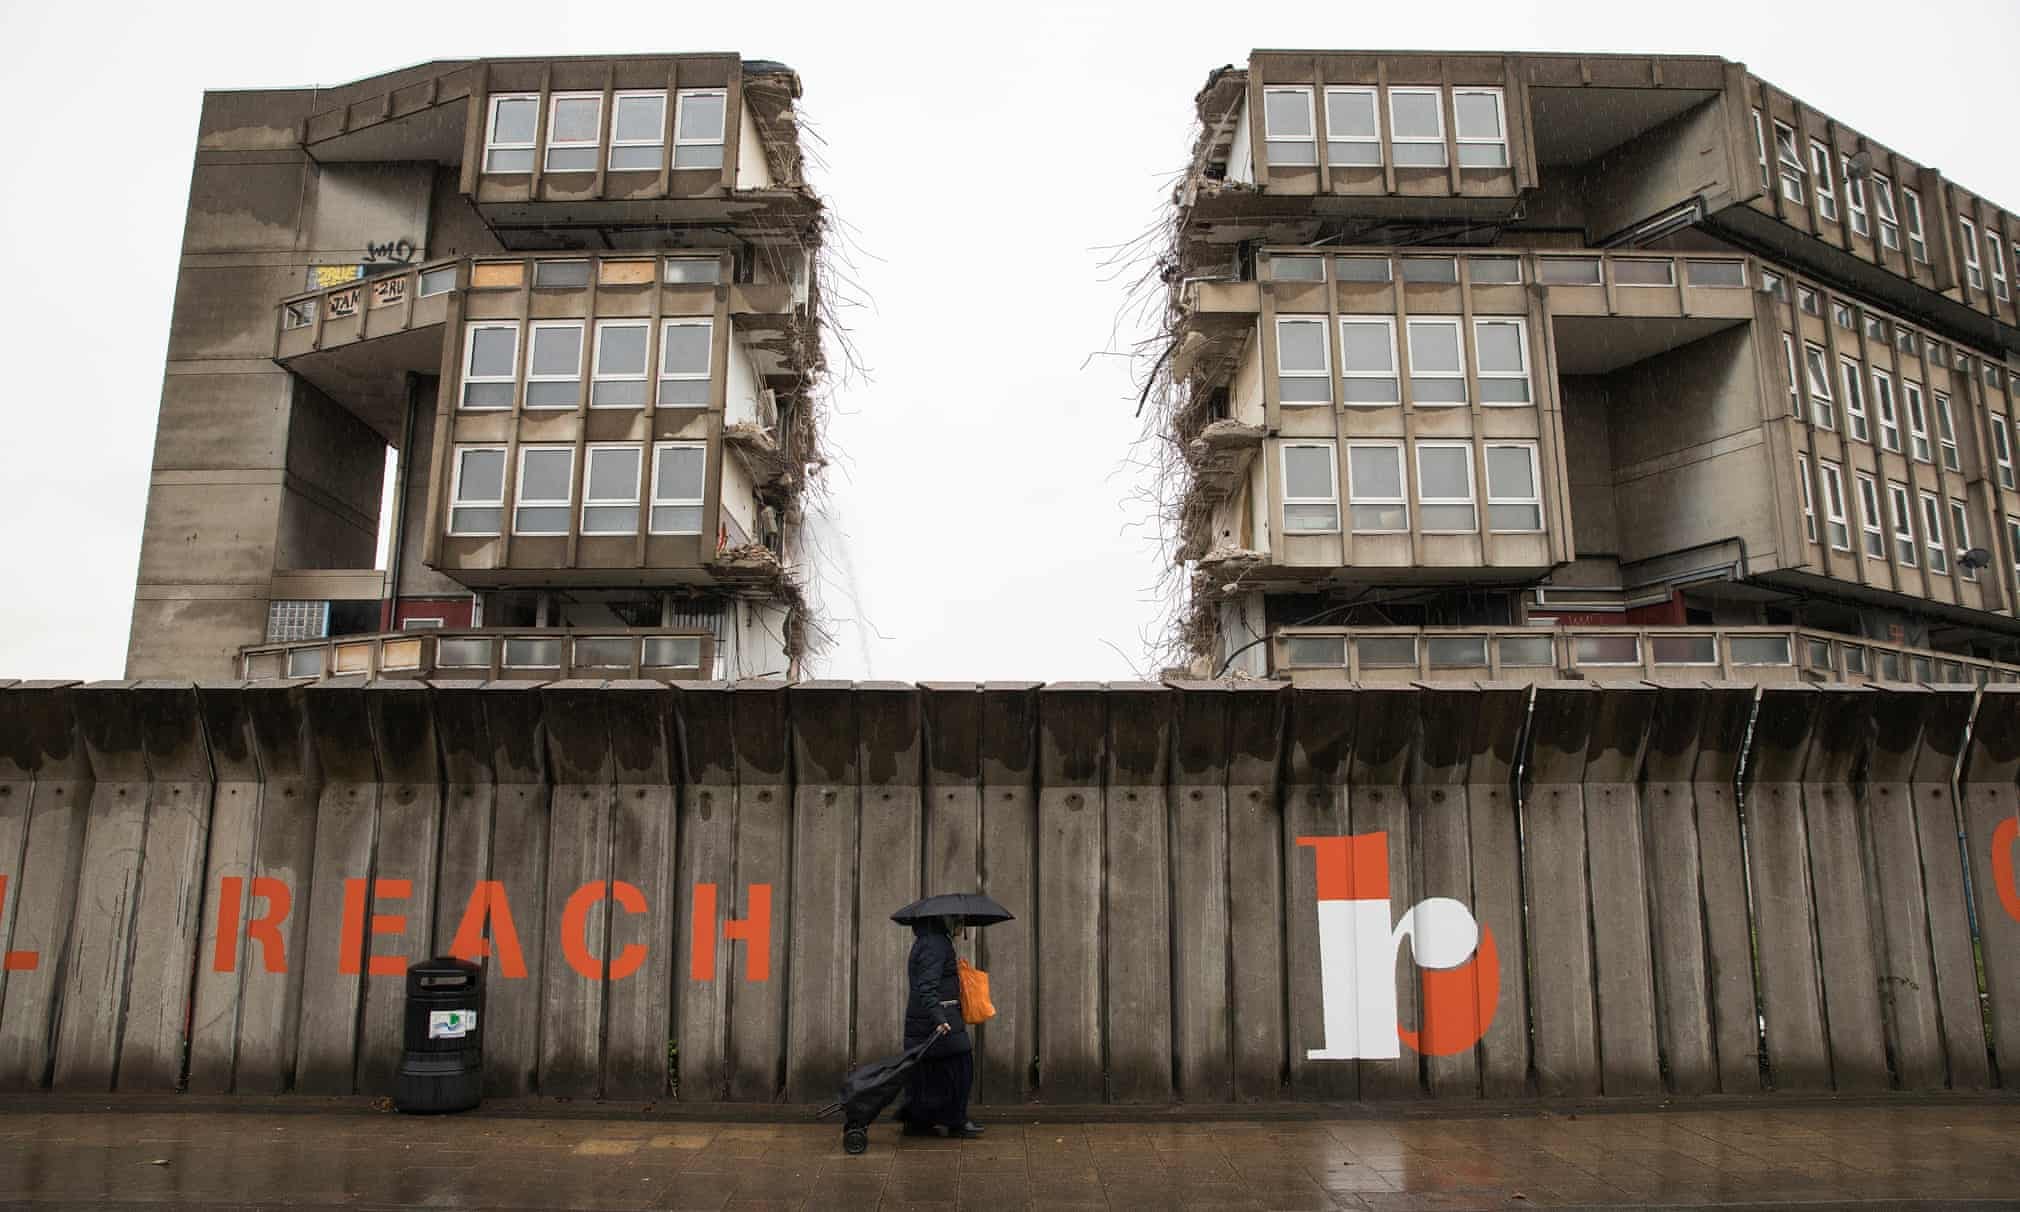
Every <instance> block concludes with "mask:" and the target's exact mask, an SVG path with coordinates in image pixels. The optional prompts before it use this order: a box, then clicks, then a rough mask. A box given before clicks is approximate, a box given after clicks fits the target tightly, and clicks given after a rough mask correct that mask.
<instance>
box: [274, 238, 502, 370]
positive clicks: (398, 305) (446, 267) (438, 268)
mask: <svg viewBox="0 0 2020 1212" xmlns="http://www.w3.org/2000/svg"><path fill="white" fill-rule="evenodd" d="M463 265H464V263H463V262H462V261H460V260H450V261H430V262H426V263H424V264H419V265H403V266H401V267H399V268H398V269H395V270H389V271H387V272H385V273H375V274H372V275H370V276H369V277H358V278H352V279H350V280H348V281H342V282H337V283H334V284H332V285H329V286H325V287H322V288H321V289H319V290H314V291H309V292H307V293H305V294H299V295H295V296H292V297H290V298H287V299H283V300H281V307H280V332H279V333H278V334H277V338H276V341H275V346H274V348H275V356H276V357H279V358H292V357H297V356H299V355H301V354H305V353H313V352H315V351H316V350H319V349H322V348H324V347H326V346H328V345H332V344H344V343H348V342H351V341H358V340H364V339H365V338H368V337H383V336H389V335H391V334H393V333H396V332H404V331H405V330H407V329H410V328H416V327H425V326H427V325H430V324H440V323H441V322H442V321H443V320H444V319H445V318H446V317H447V315H448V309H447V307H446V306H445V304H446V301H447V299H448V297H449V296H450V295H452V294H454V293H455V292H456V291H458V290H460V289H462V287H463V272H464V270H463ZM329 268H330V269H332V270H344V269H348V268H350V267H348V266H331V267H329Z"/></svg>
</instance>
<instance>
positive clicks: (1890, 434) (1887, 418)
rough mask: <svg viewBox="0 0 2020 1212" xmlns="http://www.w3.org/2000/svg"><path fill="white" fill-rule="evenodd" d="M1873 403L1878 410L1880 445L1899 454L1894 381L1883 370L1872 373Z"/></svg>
mask: <svg viewBox="0 0 2020 1212" xmlns="http://www.w3.org/2000/svg"><path fill="white" fill-rule="evenodd" d="M1873 403H1874V405H1875V406H1876V407H1877V408H1878V409H1879V410H1880V445H1881V446H1882V447H1884V448H1885V449H1887V450H1891V451H1894V452H1895V453H1897V454H1898V453H1899V452H1900V449H1901V421H1900V418H1899V417H1897V416H1895V415H1894V381H1893V380H1892V379H1890V378H1888V377H1887V372H1886V371H1884V370H1879V369H1877V368H1876V369H1875V370H1874V371H1873Z"/></svg>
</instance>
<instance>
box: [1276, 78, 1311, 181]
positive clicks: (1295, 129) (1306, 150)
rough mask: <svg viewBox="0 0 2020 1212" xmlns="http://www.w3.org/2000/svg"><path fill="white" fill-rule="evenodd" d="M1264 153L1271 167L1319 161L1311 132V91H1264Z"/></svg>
mask: <svg viewBox="0 0 2020 1212" xmlns="http://www.w3.org/2000/svg"><path fill="white" fill-rule="evenodd" d="M1263 155H1264V158H1265V159H1266V160H1267V161H1268V162H1269V163H1270V165H1272V166H1276V165H1286V166H1291V167H1299V166H1303V165H1307V164H1317V163H1318V162H1319V154H1318V143H1317V140H1316V138H1315V136H1314V135H1313V133H1312V90H1311V89H1308V88H1266V89H1264V90H1263Z"/></svg>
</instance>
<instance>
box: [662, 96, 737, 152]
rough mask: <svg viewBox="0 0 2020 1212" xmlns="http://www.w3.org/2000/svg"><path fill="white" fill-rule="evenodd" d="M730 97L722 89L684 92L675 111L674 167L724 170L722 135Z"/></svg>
mask: <svg viewBox="0 0 2020 1212" xmlns="http://www.w3.org/2000/svg"><path fill="white" fill-rule="evenodd" d="M728 110H729V94H727V93H725V92H724V91H723V90H721V89H708V88H699V89H682V90H681V92H680V95H679V97H678V98H676V99H675V101H674V107H673V166H674V167H675V168H721V167H722V132H723V129H724V126H725V119H726V117H727V114H728Z"/></svg>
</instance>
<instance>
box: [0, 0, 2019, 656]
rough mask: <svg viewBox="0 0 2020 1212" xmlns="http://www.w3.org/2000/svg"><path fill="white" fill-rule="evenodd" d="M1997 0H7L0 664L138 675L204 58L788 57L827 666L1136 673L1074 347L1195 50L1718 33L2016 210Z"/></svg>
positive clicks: (1138, 590) (2011, 14) (1105, 465)
mask: <svg viewBox="0 0 2020 1212" xmlns="http://www.w3.org/2000/svg"><path fill="white" fill-rule="evenodd" d="M1862 10H1863V11H1862ZM2016 14H2020V5H2015V4H2014V3H2012V0H1995V2H1992V3H1934V2H1931V3H1923V4H1918V5H1913V6H1906V7H1904V6H1902V5H1899V4H1895V3H1889V4H1885V5H1880V4H1872V5H1862V4H1858V3H1849V2H1841V3H1831V4H1824V5H1816V4H1803V5H1793V4H1764V3H1760V2H1759V0H1752V2H1747V3H1696V4H1691V5H1684V6H1674V5H1667V6H1665V5H1631V4H1621V3H1512V2H1502V3H1491V4H1483V3H1458V2H1454V0H1446V2H1444V3H1439V4H1435V5H1432V4H1380V5H1376V4H1368V3H1339V2H1335V3H1330V4H1311V3H1292V2H1288V0H1279V2H1277V3H1272V4H1267V5H1263V6H1260V7H1255V6H1249V5H1242V4H1228V3H1218V4H1201V3H1193V2H1190V0H1188V2H1183V3H1180V2H1164V3H1155V4H1148V3H1146V4H1135V5H1128V6H1123V5H1112V6H1105V5H1099V4H1072V5H1053V4H1037V3H1020V4H1012V5H951V4H940V5H921V6H917V7H899V6H890V7H884V6H876V5H868V4H855V5H852V4H842V3H799V2H787V0H769V2H767V3H763V4H742V3H732V4H706V3H694V2H690V3H682V4H667V3H652V4H626V3H597V4H593V5H592V4H565V3H524V2H519V0H496V2H494V3H487V4H484V5H436V4H414V3H403V4H380V3H373V2H370V0H352V2H351V3H345V4H288V3H271V2H267V3H259V4H239V3H232V4H221V3H210V4H204V5H200V6H191V5H140V4H134V5H123V6H118V7H116V8H115V7H113V6H99V5H90V4H49V3H29V2H26V0H0V46H4V47H6V48H7V66H6V68H5V70H4V71H0V99H4V101H5V109H4V112H6V113H7V114H9V115H10V116H11V118H12V120H11V122H10V123H9V131H8V138H7V140H6V143H7V149H8V154H7V155H6V156H5V157H4V159H0V164H4V167H0V230H4V231H5V232H6V233H7V234H8V238H9V239H10V240H11V241H12V245H13V250H14V251H13V253H12V254H11V255H10V257H9V261H10V263H11V264H12V265H13V267H14V268H13V270H12V273H13V275H14V276H13V278H12V281H13V285H12V286H11V287H9V288H8V289H7V290H5V291H4V292H0V357H4V360H5V365H6V366H7V368H8V373H7V375H6V376H5V379H4V382H5V384H6V394H5V397H4V399H5V408H6V410H7V416H6V420H7V424H8V428H7V430H6V434H5V438H4V440H0V519H5V522H4V528H0V568H4V569H6V570H7V579H8V581H9V584H7V586H6V591H5V592H0V678H4V677H21V678H27V677H75V678H108V677H117V676H119V674H120V672H121V669H122V665H123V662H124V654H125V649H126V638H127V622H128V610H129V606H130V602H131V599H132V594H133V577H134V570H135V567H136V562H137V560H138V556H139V549H140V527H141V516H142V512H143V510H144V508H145V504H146V494H147V478H148V467H149V463H150V459H151V455H152V450H153V434H154V418H155V408H156V404H157V401H158V399H159V395H160V388H161V372H162V357H163V351H164V348H165V345H166V341H167V334H168V319H169V310H170V304H171V301H172V299H173V293H174V286H175V272H176V260H177V249H178V247H179V246H180V243H181V233H182V219H183V208H184V205H185V202H186V199H187V194H188V187H189V169H190V163H191V158H192V155H193V152H194V147H193V144H194V139H195V132H196V121H197V112H198V106H199V103H200V99H201V93H202V91H203V90H204V89H206V88H220V89H221V88H259V87H295V86H303V85H311V84H338V83H343V82H345V81H349V80H353V79H356V78H359V77H362V76H367V75H372V74H375V73H378V72H382V71H387V70H390V69H393V68H396V67H401V66H404V65H407V64H411V63H416V62H421V61H425V60H428V59H437V58H458V57H466V56H470V57H474V56H484V55H538V54H591V53H644V52H671V51H737V52H740V53H742V54H743V55H745V56H746V57H750V58H771V59H779V60H783V61H784V62H786V63H788V64H790V65H791V66H792V67H794V68H795V69H797V70H798V71H799V73H800V76H801V79H802V80H803V82H804V84H805V86H806V98H805V101H804V104H803V109H804V112H805V113H806V115H807V116H808V117H809V118H810V119H811V120H812V121H813V122H814V123H815V124H816V125H817V128H818V130H819V131H820V133H821V135H822V136H823V137H824V138H825V139H826V141H827V143H826V147H825V149H824V153H823V154H824V155H825V157H826V159H827V162H828V169H827V171H826V172H825V173H824V174H823V175H822V176H821V177H820V178H819V180H818V181H817V184H818V185H819V186H820V187H821V188H822V190H823V192H824V193H825V194H826V196H827V198H828V201H829V203H830V204H831V205H832V206H833V207H834V208H835V210H836V211H837V212H838V213H839V214H840V216H841V217H843V218H844V219H846V220H847V222H848V223H849V224H851V225H852V226H853V227H854V228H855V230H856V233H857V240H858V242H859V244H860V245H861V247H862V249H863V251H864V252H865V253H866V254H867V255H866V256H865V257H864V258H863V259H862V260H861V262H860V269H861V271H862V285H863V286H864V287H865V289H866V290H867V291H868V292H869V294H870V295H871V296H872V298H873V300H874V304H875V306H874V309H873V310H869V311H866V312H864V313H861V314H859V315H857V316H856V317H855V318H854V324H853V327H854V329H855V339H856V341H857V344H858V346H859V347H860V349H861V351H862V353H863V356H864V358H865V360H866V361H867V362H868V363H869V366H870V370H871V376H872V377H871V378H870V379H869V381H867V382H864V383H859V384H855V385H853V386H850V387H848V388H847V389H846V390H844V391H843V392H842V393H841V395H840V398H839V400H838V408H839V415H837V416H835V417H834V418H833V421H832V424H831V426H830V429H829V433H828V438H829V443H830V445H831V447H832V448H833V449H835V450H836V451H837V452H839V454H840V456H841V458H840V463H839V465H838V466H837V468H836V469H835V472H834V477H835V478H834V480H833V493H832V496H833V503H834V510H835V513H836V515H837V519H838V523H839V525H840V526H841V527H842V528H843V529H844V531H845V532H846V535H847V540H848V542H847V556H848V560H849V564H850V565H851V566H852V570H853V579H854V582H855V588H854V590H853V591H850V590H848V589H846V588H845V587H843V586H842V585H840V584H839V583H836V584H831V585H830V586H829V588H828V592H827V595H826V596H827V600H828V604H829V608H830V610H831V612H832V613H833V614H835V615H837V616H839V617H840V620H841V621H840V624H839V626H838V631H839V637H840V643H839V645H838V646H837V649H836V651H835V652H834V654H833V655H832V657H831V658H830V660H829V662H828V664H827V668H826V670H825V671H824V672H825V673H826V674H827V675H828V676H836V677H855V678H864V677H879V678H901V679H908V680H909V679H920V680H924V679H982V678H1025V679H1034V680H1036V679H1042V680H1059V679H1067V678H1127V677H1130V676H1132V673H1131V668H1130V665H1129V662H1128V661H1126V660H1125V659H1124V656H1123V655H1120V654H1119V653H1118V652H1117V651H1116V650H1117V649H1119V650H1120V652H1121V653H1122V654H1127V656H1128V658H1129V660H1131V661H1134V662H1136V663H1137V665H1138V666H1139V667H1142V666H1143V665H1144V657H1143V651H1144V647H1145V644H1144V635H1145V632H1146V630H1147V629H1148V628H1149V627H1150V626H1151V625H1152V623H1153V622H1154V621H1155V619H1156V617H1157V614H1158V608H1157V604H1156V602H1155V601H1154V600H1152V598H1151V596H1150V594H1149V592H1148V590H1149V587H1150V586H1151V585H1152V583H1153V582H1154V580H1155V579H1156V575H1157V567H1156V553H1155V552H1154V551H1153V550H1152V549H1151V547H1150V546H1149V544H1148V542H1147V541H1146V540H1145V539H1144V538H1143V537H1142V535H1141V533H1140V531H1138V530H1136V529H1132V528H1131V526H1130V523H1131V522H1132V521H1133V520H1136V519H1135V513H1136V507H1135V506H1133V505H1132V504H1130V503H1129V501H1128V499H1127V498H1128V496H1129V489H1130V477H1129V475H1128V474H1126V473H1125V472H1124V471H1123V470H1122V460H1123V459H1124V457H1125V456H1126V454H1127V451H1128V446H1129V443H1130V441H1131V439H1132V438H1134V437H1135V435H1136V432H1137V423H1136V421H1135V420H1134V419H1133V417H1132V415H1131V414H1132V411H1133V409H1134V404H1135V400H1134V395H1133V392H1132V391H1131V388H1130V383H1129V376H1128V368H1127V365H1126V363H1125V362H1124V360H1123V359H1121V358H1118V357H1101V356H1095V357H1090V355H1094V354H1097V353H1098V352H1100V351H1103V350H1104V349H1121V348H1123V347H1125V346H1126V343H1127V342H1126V339H1125V340H1123V341H1119V342H1117V343H1116V344H1113V345H1111V343H1110V342H1111V338H1110V329H1111V322H1112V320H1113V319H1114V317H1115V314H1116V309H1117V306H1118V304H1119V302H1120V287H1119V285H1118V284H1115V283H1111V282H1105V281H1103V280H1102V276H1101V272H1100V270H1099V262H1100V261H1101V259H1102V257H1103V255H1104V253H1103V251H1102V247H1101V246H1105V245H1111V244H1115V243H1118V242H1121V241H1125V240H1128V239H1129V238H1131V237H1132V236H1134V235H1136V234H1137V233H1138V232H1139V231H1141V230H1142V229H1143V228H1144V227H1145V226H1146V225H1147V224H1148V223H1149V222H1150V221H1151V220H1152V218H1153V217H1154V213H1155V210H1156V207H1157V204H1158V201H1159V196H1160V191H1161V190H1162V188H1163V185H1164V182H1165V181H1166V179H1167V178H1168V176H1169V175H1170V173H1171V172H1172V171H1173V170H1174V169H1175V168H1177V167H1178V166H1180V165H1181V164H1182V163H1183V157H1184V153H1185V151H1186V149H1187V147H1188V146H1189V140H1190V137H1191V129H1190V124H1191V117H1192V108H1191V103H1192V96H1193V93H1194V92H1195V91H1196V90H1197V89H1198V87H1199V86H1200V84H1201V83H1202V82H1203V81H1204V79H1205V77H1206V73H1207V72H1208V71H1209V70H1210V69H1212V68H1214V67H1216V66H1218V65H1221V64H1224V63H1231V62H1239V61H1241V60H1243V59H1244V58H1245V57H1246V55H1247V53H1248V51H1249V50H1250V49H1251V48H1253V47H1367V48H1435V49H1462V50H1463V49H1522V50H1593V51H1664V52H1703V53H1711V54H1719V55H1724V56H1726V57H1727V58H1731V59H1737V60H1740V61H1743V62H1745V63H1746V64H1747V65H1748V66H1749V67H1751V68H1752V69H1753V70H1754V71H1755V72H1757V73H1759V74H1760V75H1762V76H1764V77H1766V78H1767V79H1769V80H1771V81H1773V82H1774V83H1776V84H1777V85H1779V86H1780V87H1782V88H1784V89H1786V90H1788V91H1789V92H1792V93H1794V94H1796V95H1797V96H1800V97H1802V98H1803V99H1804V100H1806V101H1808V102H1810V103H1811V104H1814V105H1816V106H1818V107H1819V108H1821V109H1824V110H1826V111H1827V112H1829V113H1831V114H1832V115H1834V116H1835V117H1837V118H1839V119H1841V120H1843V121H1845V122H1847V123H1849V124H1850V125H1852V126H1854V127H1856V128H1858V129H1859V130H1862V131H1864V132H1866V133H1867V134H1869V135H1871V136H1873V137H1874V138H1876V139H1878V140H1881V141H1883V142H1885V143H1887V144H1889V145H1891V146H1894V147H1897V148H1899V149H1901V150H1902V151H1904V152H1906V153H1908V154H1910V155H1913V156H1916V157H1918V158H1919V159H1921V160H1923V161H1924V162H1926V163H1930V164H1934V165H1936V166H1938V167H1940V168H1941V169H1942V170H1943V171H1944V172H1946V173H1948V174H1949V175H1950V176H1952V177H1953V178H1954V179H1956V180H1958V181H1960V182H1962V183H1964V184H1965V185H1967V186H1968V187H1970V188H1972V189H1975V190H1978V191H1980V192H1982V193H1985V194H1987V195H1988V196H1990V197H1992V198H1994V199H1997V200H1999V201H2001V202H2003V203H2005V204H2007V205H2009V206H2014V205H2020V168H2016V167H2015V165H2016V157H2015V154H2014V150H2013V139H2012V122H2013V118H2014V115H2015V111H2016V109H2020V84H2016V83H2015V77H2014V74H2013V73H2014V65H2015V64H2016V63H2020V15H2016ZM1802 15H1810V16H1823V17H1824V18H1825V19H1824V20H1822V21H1810V20H1805V19H1803V18H1802ZM832 579H835V580H837V581H838V580H839V578H832ZM851 592H853V594H854V597H855V600H854V601H852V600H851ZM858 602H859V603H860V609H858V605H857V603H858ZM859 624H860V625H859ZM872 627H873V628H874V629H872ZM1146 671H1148V670H1146Z"/></svg>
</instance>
